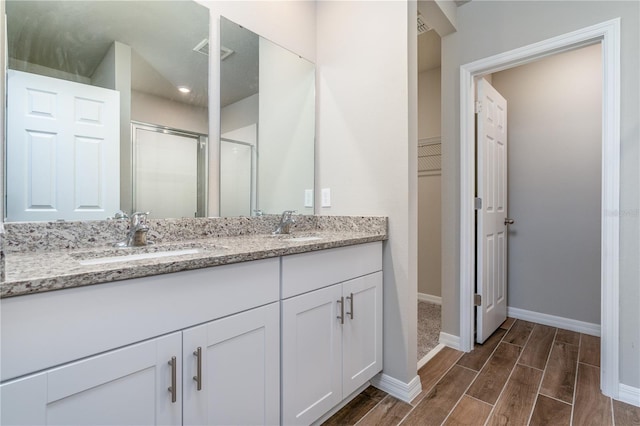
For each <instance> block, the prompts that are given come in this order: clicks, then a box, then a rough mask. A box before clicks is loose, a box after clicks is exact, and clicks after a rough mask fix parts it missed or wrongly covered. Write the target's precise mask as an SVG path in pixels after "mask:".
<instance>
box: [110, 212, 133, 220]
mask: <svg viewBox="0 0 640 426" xmlns="http://www.w3.org/2000/svg"><path fill="white" fill-rule="evenodd" d="M113 218H114V219H129V216H128V215H127V213H125V212H124V211H122V210H118V211H117V212H116V213H115V214H114V215H113Z"/></svg>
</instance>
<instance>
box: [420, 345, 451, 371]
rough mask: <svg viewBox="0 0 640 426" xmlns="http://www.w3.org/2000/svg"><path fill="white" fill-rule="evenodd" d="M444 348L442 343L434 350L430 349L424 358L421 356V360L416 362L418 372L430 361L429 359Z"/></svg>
mask: <svg viewBox="0 0 640 426" xmlns="http://www.w3.org/2000/svg"><path fill="white" fill-rule="evenodd" d="M444 346H445V345H443V344H442V343H438V345H436V347H435V348H433V349H431V350H430V351H429V352H428V353H427V354H426V355H425V356H423V357H422V359H421V360H420V361H418V370H420V369H421V368H422V367H424V365H425V364H426V363H428V362H429V361H430V360H431V358H433V357H434V356H436V355H437V354H438V352H440V351H441V350H442V348H444Z"/></svg>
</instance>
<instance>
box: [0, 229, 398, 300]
mask: <svg viewBox="0 0 640 426" xmlns="http://www.w3.org/2000/svg"><path fill="white" fill-rule="evenodd" d="M296 237H298V238H299V239H298V240H295V239H293V240H292V238H296ZM386 239H387V235H386V232H385V231H380V230H357V231H352V230H338V231H327V230H317V231H315V230H314V231H311V232H296V233H293V234H291V235H290V236H287V235H282V236H272V235H269V234H253V235H241V236H223V237H215V238H199V239H191V240H182V241H177V242H175V243H169V242H162V243H159V244H154V245H151V246H147V247H134V248H124V249H116V248H112V247H109V246H101V247H92V248H82V249H72V250H53V251H36V252H24V253H7V254H6V258H5V262H6V263H5V273H6V278H5V282H3V283H1V284H0V298H7V297H13V296H20V295H28V294H34V293H41V292H46V291H52V290H60V289H65V288H72V287H80V286H86V285H92V284H99V283H105V282H111V281H118V280H126V279H130V278H140V277H146V276H152V275H159V274H166V273H171V272H178V271H186V270H191V269H199V268H206V267H211V266H218V265H226V264H230V263H238V262H245V261H251V260H258V259H266V258H271V257H278V256H284V255H290V254H296V253H305V252H310V251H315V250H323V249H329V248H334V247H342V246H348V245H354V244H362V243H367V242H373V241H382V240H386ZM176 250H179V251H182V254H177V255H170V254H167V255H166V256H165V257H155V258H143V259H138V260H127V261H118V260H117V257H121V256H123V255H128V254H148V253H154V252H167V251H169V252H170V251H176ZM185 250H189V251H188V252H186V253H185V252H184V251H185ZM164 254H166V253H163V255H164ZM105 258H109V260H113V262H111V263H100V264H91V263H90V262H91V260H92V259H94V260H95V259H99V260H100V261H103V260H104V259H105ZM113 258H116V259H113ZM81 262H83V263H84V264H81ZM87 263H88V264H87Z"/></svg>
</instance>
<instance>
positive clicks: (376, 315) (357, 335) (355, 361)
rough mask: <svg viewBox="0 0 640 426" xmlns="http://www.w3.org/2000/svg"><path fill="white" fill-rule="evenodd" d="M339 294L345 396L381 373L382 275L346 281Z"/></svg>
mask: <svg viewBox="0 0 640 426" xmlns="http://www.w3.org/2000/svg"><path fill="white" fill-rule="evenodd" d="M342 295H343V296H344V298H345V320H344V326H343V336H342V345H343V358H342V368H343V378H342V394H343V397H347V396H348V395H350V394H351V393H352V392H354V391H355V390H356V389H358V388H359V387H360V386H362V385H363V384H365V383H366V382H367V381H368V380H369V379H371V377H373V376H374V375H375V374H377V373H378V372H380V371H381V370H382V272H376V273H375V274H371V275H366V276H364V277H360V278H356V279H354V280H350V281H346V282H345V283H343V291H342ZM352 302H353V304H352Z"/></svg>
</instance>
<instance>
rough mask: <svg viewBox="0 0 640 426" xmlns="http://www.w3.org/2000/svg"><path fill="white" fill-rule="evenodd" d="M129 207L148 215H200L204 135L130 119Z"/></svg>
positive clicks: (203, 197)
mask: <svg viewBox="0 0 640 426" xmlns="http://www.w3.org/2000/svg"><path fill="white" fill-rule="evenodd" d="M131 127H132V135H133V155H134V161H133V164H134V170H133V209H134V210H135V211H143V212H150V215H149V216H150V217H152V218H168V217H169V218H185V217H204V216H206V212H205V211H204V206H206V184H205V182H206V180H207V177H206V167H203V166H204V164H205V163H206V161H205V159H206V156H207V150H206V136H204V135H199V134H197V133H191V132H185V131H180V130H172V129H167V128H165V127H158V126H154V125H149V124H142V123H136V122H133V123H132V125H131Z"/></svg>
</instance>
